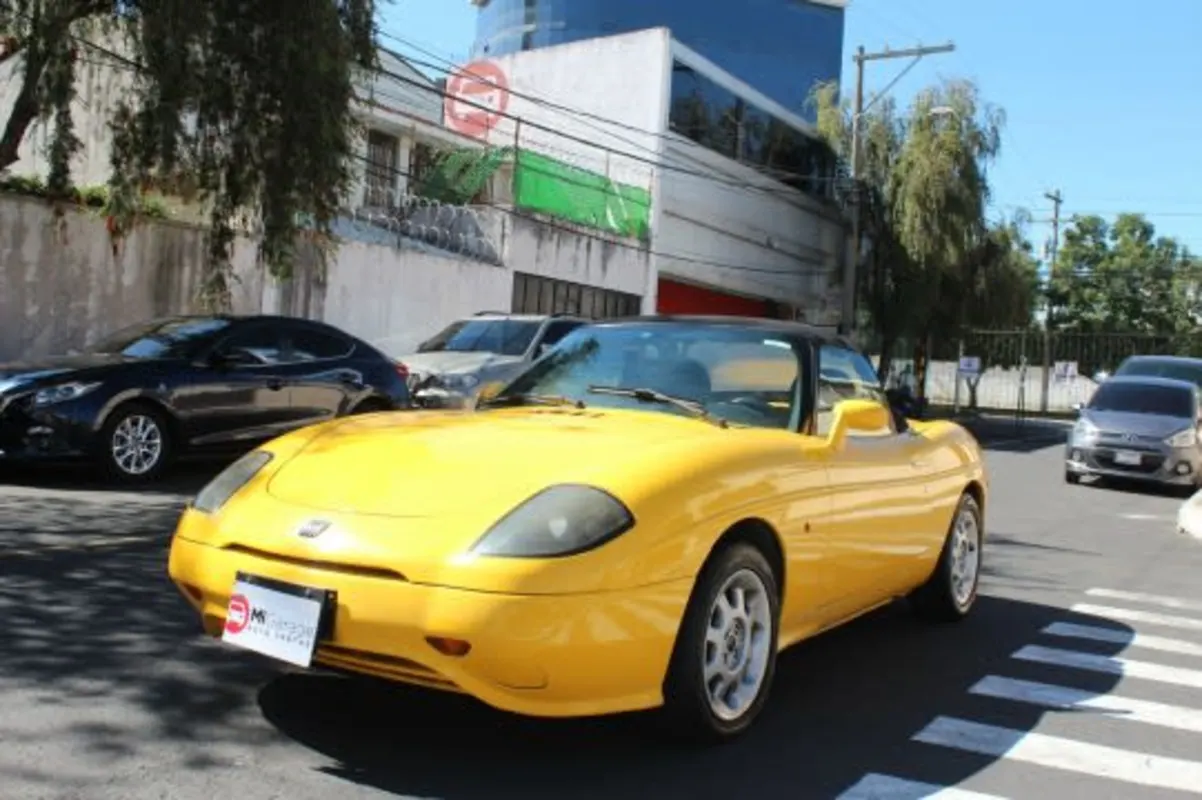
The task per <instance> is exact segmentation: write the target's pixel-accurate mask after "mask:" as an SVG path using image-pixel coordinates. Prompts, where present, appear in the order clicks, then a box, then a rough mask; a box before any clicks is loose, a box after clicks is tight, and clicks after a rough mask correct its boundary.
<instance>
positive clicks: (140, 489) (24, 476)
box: [0, 455, 237, 496]
mask: <svg viewBox="0 0 1202 800" xmlns="http://www.w3.org/2000/svg"><path fill="white" fill-rule="evenodd" d="M236 458H237V456H236V455H233V456H210V455H206V456H203V457H194V458H188V459H181V460H180V461H179V462H177V463H175V464H173V465H171V466H170V468H169V469H168V470H166V471H165V472H164V473H163V475H162V477H160V478H158V479H157V480H155V481H154V482H153V483H147V484H126V483H122V482H120V481H116V480H114V479H112V478H109V477H107V476H105V475H103V474H101V473H100V472H99V470H98V469H97V468H96V467H94V466H91V465H88V464H81V463H74V462H73V463H61V464H52V463H35V464H24V465H21V466H17V465H13V464H8V465H3V466H0V486H8V487H24V488H29V489H52V490H64V491H87V492H108V493H137V494H141V495H149V496H154V495H172V496H175V495H186V496H193V495H195V494H196V493H197V492H199V491H200V490H201V489H202V488H204V485H205V484H206V483H208V482H209V481H210V480H212V479H213V477H214V476H215V475H216V474H217V473H218V472H220V471H221V470H222V469H224V468H225V467H226V466H228V465H229V464H230V463H232V462H233V461H234V460H235V459H236Z"/></svg>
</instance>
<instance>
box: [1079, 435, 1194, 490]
mask: <svg viewBox="0 0 1202 800" xmlns="http://www.w3.org/2000/svg"><path fill="white" fill-rule="evenodd" d="M1064 457H1065V465H1064V467H1065V470H1067V471H1068V472H1071V473H1073V474H1075V475H1081V476H1089V475H1092V476H1097V477H1104V478H1123V479H1128V480H1139V481H1148V482H1151V483H1159V484H1164V485H1168V486H1194V485H1197V484H1199V483H1202V477H1200V473H1202V451H1199V449H1198V448H1197V447H1185V448H1173V447H1169V446H1168V445H1166V444H1164V443H1163V442H1155V443H1154V442H1152V441H1149V440H1141V439H1136V440H1133V441H1132V440H1118V439H1113V440H1112V439H1107V438H1093V439H1083V438H1081V437H1078V436H1075V435H1070V437H1069V440H1068V443H1067V444H1066V445H1065V451H1064ZM1136 458H1138V463H1134V462H1135V459H1136ZM1129 462H1130V463H1129Z"/></svg>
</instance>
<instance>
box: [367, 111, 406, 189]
mask: <svg viewBox="0 0 1202 800" xmlns="http://www.w3.org/2000/svg"><path fill="white" fill-rule="evenodd" d="M400 149H401V143H400V140H399V139H397V137H395V136H393V135H391V134H387V133H384V132H383V131H376V130H369V131H368V132H367V175H366V183H367V193H366V195H365V197H364V205H367V206H372V207H376V208H388V207H391V206H392V205H394V204H395V198H394V197H393V194H394V193H395V189H396V185H397V160H398V159H399V157H400Z"/></svg>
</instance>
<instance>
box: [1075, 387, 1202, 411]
mask: <svg viewBox="0 0 1202 800" xmlns="http://www.w3.org/2000/svg"><path fill="white" fill-rule="evenodd" d="M1088 407H1089V408H1090V409H1091V410H1093V411H1122V412H1126V413H1128V414H1160V415H1162V416H1166V417H1186V418H1191V417H1193V416H1194V393H1193V392H1191V391H1190V390H1189V389H1186V388H1184V387H1182V388H1178V387H1176V386H1166V385H1161V384H1152V383H1136V382H1131V383H1126V382H1111V381H1107V382H1106V383H1103V384H1102V385H1101V386H1099V387H1098V390H1097V391H1096V392H1094V396H1093V398H1091V399H1090V401H1089V406H1088Z"/></svg>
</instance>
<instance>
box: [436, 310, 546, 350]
mask: <svg viewBox="0 0 1202 800" xmlns="http://www.w3.org/2000/svg"><path fill="white" fill-rule="evenodd" d="M541 325H542V322H541V321H539V320H524V319H464V320H459V321H458V322H452V323H451V324H450V325H448V326H447V327H445V328H443V329H442V330H441V331H439V332H438V333H437V334H435V335H434V337H433V338H431V339H428V340H427V341H425V342H422V343H421V344H420V345H419V346H418V348H417V350H418V352H419V353H435V352H443V351H447V352H457V353H497V354H499V355H504V356H520V355H524V354H525V352H526V351H527V350H528V349H530V344H531V342H533V341H534V337H535V336H536V335H537V334H538V329H539V327H541Z"/></svg>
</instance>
